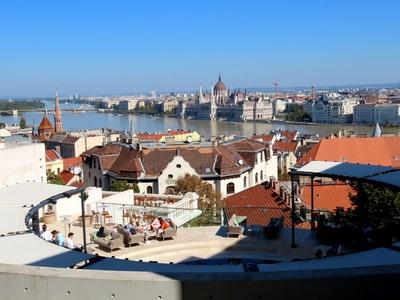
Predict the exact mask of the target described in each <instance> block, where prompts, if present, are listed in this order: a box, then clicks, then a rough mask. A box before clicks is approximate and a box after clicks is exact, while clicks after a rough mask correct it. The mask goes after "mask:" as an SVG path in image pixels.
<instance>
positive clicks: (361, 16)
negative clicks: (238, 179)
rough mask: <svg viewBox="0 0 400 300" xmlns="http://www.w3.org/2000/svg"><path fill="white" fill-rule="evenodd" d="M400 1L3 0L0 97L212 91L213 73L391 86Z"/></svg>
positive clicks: (266, 83)
mask: <svg viewBox="0 0 400 300" xmlns="http://www.w3.org/2000/svg"><path fill="white" fill-rule="evenodd" d="M94 4H96V5H94ZM361 4H362V5H361ZM399 8H400V4H399V3H396V2H395V1H380V2H379V3H378V2H376V1H352V3H347V2H345V1H335V3H324V2H323V1H309V2H308V3H307V4H304V3H302V4H298V3H293V1H284V2H280V3H264V2H262V1H255V2H252V5H251V6H249V5H246V4H245V3H241V2H239V1H233V2H232V1H229V2H227V1H220V2H217V3H213V2H211V1H202V2H201V3H186V2H180V1H177V2H173V3H161V2H159V3H151V4H149V3H145V4H138V3H130V2H125V1H121V2H119V5H114V4H112V5H111V4H109V3H106V2H98V1H96V2H85V3H78V2H74V1H70V2H68V3H53V2H41V3H40V4H38V3H25V2H21V3H20V5H18V3H16V2H15V1H13V2H11V1H9V2H2V3H1V4H0V11H1V12H0V16H1V17H2V18H1V19H0V24H1V26H0V28H1V29H0V32H1V34H2V37H3V42H4V45H5V47H3V48H2V49H1V50H0V57H1V58H0V61H1V66H2V71H3V72H2V74H0V97H29V96H30V97H38V96H52V95H53V94H54V92H53V91H54V89H55V87H57V86H58V87H60V88H61V89H60V90H62V94H63V95H69V94H74V93H76V92H79V93H80V94H84V95H101V94H135V93H144V92H149V91H151V90H155V91H157V92H169V91H193V90H196V89H197V88H198V87H199V86H203V88H204V89H205V90H207V89H209V88H210V86H211V85H212V84H214V83H215V82H216V78H217V75H218V73H221V74H222V77H223V80H224V82H225V83H226V84H227V86H228V87H229V88H236V87H242V88H245V87H249V88H251V87H263V88H272V87H273V82H278V83H279V86H281V87H297V86H306V87H309V86H311V85H314V86H327V85H357V84H365V85H368V84H379V83H382V84H384V83H396V82H399V77H398V75H397V74H396V70H397V69H398V68H399V67H400V62H399V60H398V59H397V56H396V54H397V53H398V52H399V51H400V43H399V42H398V41H397V40H396V39H394V37H396V36H398V34H399V33H400V29H399V27H398V26H396V12H398V11H399Z"/></svg>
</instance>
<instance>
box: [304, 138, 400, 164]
mask: <svg viewBox="0 0 400 300" xmlns="http://www.w3.org/2000/svg"><path fill="white" fill-rule="evenodd" d="M313 160H326V161H337V162H340V161H342V162H349V163H362V164H374V165H382V166H391V167H397V168H400V137H352V138H340V139H339V138H335V139H323V140H321V141H320V142H319V143H318V144H317V145H315V146H314V147H313V148H312V149H311V150H310V151H309V152H307V153H306V154H305V155H304V156H303V157H302V158H301V159H300V160H299V161H298V163H297V164H298V165H305V164H306V163H308V162H310V161H313Z"/></svg>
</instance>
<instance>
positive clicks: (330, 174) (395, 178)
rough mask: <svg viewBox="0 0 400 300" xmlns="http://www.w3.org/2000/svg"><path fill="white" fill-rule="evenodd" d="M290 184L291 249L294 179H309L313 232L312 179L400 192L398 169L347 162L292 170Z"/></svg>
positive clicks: (293, 217)
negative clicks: (360, 184)
mask: <svg viewBox="0 0 400 300" xmlns="http://www.w3.org/2000/svg"><path fill="white" fill-rule="evenodd" d="M289 175H290V179H291V184H292V197H291V207H292V247H293V248H295V247H296V243H295V230H294V228H295V221H294V220H295V217H296V208H295V201H294V199H295V191H294V177H295V176H306V177H310V179H311V224H312V228H311V229H312V230H314V178H315V177H324V178H331V179H337V180H343V181H344V180H352V181H356V182H360V183H363V182H366V183H371V184H377V185H382V186H387V187H390V188H395V189H399V190H400V169H396V168H392V167H387V166H380V165H370V164H358V163H347V162H333V161H311V162H309V163H308V164H306V165H304V166H303V167H301V168H299V169H292V170H291V171H290V172H289Z"/></svg>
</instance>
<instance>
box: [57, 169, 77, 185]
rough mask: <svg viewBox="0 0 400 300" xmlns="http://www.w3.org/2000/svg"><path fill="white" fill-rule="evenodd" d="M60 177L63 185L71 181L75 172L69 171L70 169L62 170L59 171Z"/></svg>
mask: <svg viewBox="0 0 400 300" xmlns="http://www.w3.org/2000/svg"><path fill="white" fill-rule="evenodd" d="M59 175H60V177H61V179H62V181H63V183H64V184H65V185H69V184H71V183H72V180H73V179H74V178H75V176H76V175H75V174H73V173H71V172H70V171H67V170H63V171H61V172H60V174H59Z"/></svg>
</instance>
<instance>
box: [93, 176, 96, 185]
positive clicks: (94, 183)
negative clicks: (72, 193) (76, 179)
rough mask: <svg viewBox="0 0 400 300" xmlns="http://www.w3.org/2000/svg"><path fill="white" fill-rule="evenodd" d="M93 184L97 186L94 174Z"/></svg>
mask: <svg viewBox="0 0 400 300" xmlns="http://www.w3.org/2000/svg"><path fill="white" fill-rule="evenodd" d="M93 181H94V186H97V177H96V176H94V180H93Z"/></svg>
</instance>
